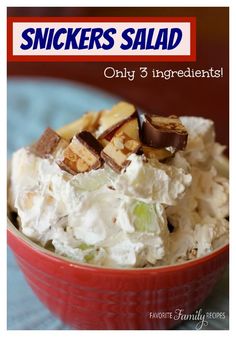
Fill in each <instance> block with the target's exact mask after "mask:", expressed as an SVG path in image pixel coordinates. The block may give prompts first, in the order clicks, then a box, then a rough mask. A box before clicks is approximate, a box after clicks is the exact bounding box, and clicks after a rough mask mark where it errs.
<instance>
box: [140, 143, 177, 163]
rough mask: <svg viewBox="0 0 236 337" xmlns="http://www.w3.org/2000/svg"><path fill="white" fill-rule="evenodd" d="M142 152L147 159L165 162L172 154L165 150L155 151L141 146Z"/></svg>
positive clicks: (149, 147)
mask: <svg viewBox="0 0 236 337" xmlns="http://www.w3.org/2000/svg"><path fill="white" fill-rule="evenodd" d="M142 152H143V153H144V155H145V157H146V158H148V159H158V160H160V161H162V160H165V159H167V158H170V157H173V155H174V154H173V153H172V152H171V151H168V150H166V149H155V148H154V147H151V146H145V145H143V146H142Z"/></svg>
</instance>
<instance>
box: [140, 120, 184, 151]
mask: <svg viewBox="0 0 236 337" xmlns="http://www.w3.org/2000/svg"><path fill="white" fill-rule="evenodd" d="M138 121H139V135H140V139H141V140H142V142H143V143H144V144H145V145H148V146H151V147H155V148H157V149H163V148H168V147H173V148H174V149H175V150H176V151H177V150H184V148H185V147H186V145H187V139H188V132H187V130H186V129H185V127H184V125H183V124H182V123H181V121H180V119H179V118H178V117H176V116H169V117H161V116H157V115H147V114H144V113H139V114H138Z"/></svg>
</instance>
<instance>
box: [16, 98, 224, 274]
mask: <svg viewBox="0 0 236 337" xmlns="http://www.w3.org/2000/svg"><path fill="white" fill-rule="evenodd" d="M223 151H224V146H222V145H220V144H218V143H216V142H215V131H214V123H213V122H212V121H211V120H208V119H204V118H200V117H179V118H177V117H176V116H169V117H160V116H156V115H155V116H154V115H153V116H151V117H150V115H146V114H143V113H139V112H138V111H137V109H136V108H135V107H134V106H133V105H131V104H128V103H119V104H117V105H116V106H115V107H113V108H112V109H111V110H103V111H101V112H98V113H87V114H85V115H84V116H83V117H82V118H81V119H80V120H78V121H75V122H74V123H72V124H70V125H67V126H65V127H64V128H62V129H60V130H58V131H57V132H55V131H53V130H51V129H47V130H46V131H45V133H44V134H43V136H42V137H41V138H40V140H39V141H38V142H37V143H35V144H33V145H32V146H29V147H26V148H22V149H19V150H18V151H17V152H15V153H14V154H13V158H12V162H11V177H10V188H9V205H10V208H11V209H12V210H13V211H15V212H17V215H18V217H17V222H18V226H19V230H20V231H22V232H23V234H24V235H26V236H27V237H29V238H30V239H31V240H33V241H34V242H37V243H38V244H40V245H41V246H43V247H45V248H48V249H50V250H53V251H55V253H57V254H58V255H61V256H65V257H68V258H71V259H73V260H75V261H78V262H81V263H89V264H94V265H100V266H107V267H114V268H116V267H122V268H135V267H152V266H163V265H170V264H175V263H179V262H184V261H187V260H191V259H195V258H198V257H201V256H204V255H206V254H208V253H209V252H211V251H213V250H214V249H216V248H218V247H220V246H222V245H224V244H226V243H227V242H228V220H227V219H228V218H227V217H228V195H229V192H228V179H227V172H226V174H224V173H222V172H220V171H221V170H219V165H220V163H222V161H224V157H223Z"/></svg>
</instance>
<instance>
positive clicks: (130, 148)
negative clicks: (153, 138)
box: [101, 131, 141, 173]
mask: <svg viewBox="0 0 236 337" xmlns="http://www.w3.org/2000/svg"><path fill="white" fill-rule="evenodd" d="M140 146H141V143H140V142H139V141H137V140H135V139H132V138H131V137H129V136H128V135H127V134H126V133H124V132H123V131H118V132H117V133H116V134H115V135H114V137H113V138H112V139H111V141H110V142H109V144H108V145H107V146H106V147H105V148H104V149H103V151H102V152H101V157H102V158H103V159H104V161H105V162H106V163H107V165H109V166H110V167H111V168H112V169H113V170H114V171H116V172H118V173H119V172H120V171H121V170H122V169H123V168H125V167H127V166H128V165H129V164H130V160H128V157H129V156H130V155H131V154H132V153H136V152H137V151H138V150H139V149H140Z"/></svg>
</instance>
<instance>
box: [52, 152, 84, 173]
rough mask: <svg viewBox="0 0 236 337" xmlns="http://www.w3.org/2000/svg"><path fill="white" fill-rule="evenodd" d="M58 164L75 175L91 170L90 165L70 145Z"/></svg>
mask: <svg viewBox="0 0 236 337" xmlns="http://www.w3.org/2000/svg"><path fill="white" fill-rule="evenodd" d="M58 165H59V167H60V168H61V169H62V170H64V171H67V172H68V173H70V174H73V175H75V174H78V173H83V172H87V171H89V165H88V164H87V163H86V162H85V161H84V160H83V159H82V158H80V157H79V156H78V155H77V154H75V153H74V152H73V151H72V150H71V148H70V145H69V146H68V147H67V148H66V149H65V151H64V158H63V160H62V161H61V162H59V163H58Z"/></svg>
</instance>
